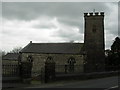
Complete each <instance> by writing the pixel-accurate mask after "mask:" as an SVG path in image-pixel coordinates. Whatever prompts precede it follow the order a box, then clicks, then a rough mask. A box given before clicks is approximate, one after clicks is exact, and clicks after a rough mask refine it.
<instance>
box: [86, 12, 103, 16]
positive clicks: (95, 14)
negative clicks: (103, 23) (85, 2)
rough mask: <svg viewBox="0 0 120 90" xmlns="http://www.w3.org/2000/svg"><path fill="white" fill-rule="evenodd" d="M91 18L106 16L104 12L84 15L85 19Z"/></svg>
mask: <svg viewBox="0 0 120 90" xmlns="http://www.w3.org/2000/svg"><path fill="white" fill-rule="evenodd" d="M89 16H104V12H95V13H94V12H90V13H84V17H89Z"/></svg>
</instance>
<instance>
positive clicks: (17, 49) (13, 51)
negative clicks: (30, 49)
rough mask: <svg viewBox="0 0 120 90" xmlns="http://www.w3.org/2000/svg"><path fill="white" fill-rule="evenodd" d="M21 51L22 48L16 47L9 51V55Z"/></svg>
mask: <svg viewBox="0 0 120 90" xmlns="http://www.w3.org/2000/svg"><path fill="white" fill-rule="evenodd" d="M21 50H22V47H16V48H13V50H12V51H10V53H19V52H20V51H21Z"/></svg>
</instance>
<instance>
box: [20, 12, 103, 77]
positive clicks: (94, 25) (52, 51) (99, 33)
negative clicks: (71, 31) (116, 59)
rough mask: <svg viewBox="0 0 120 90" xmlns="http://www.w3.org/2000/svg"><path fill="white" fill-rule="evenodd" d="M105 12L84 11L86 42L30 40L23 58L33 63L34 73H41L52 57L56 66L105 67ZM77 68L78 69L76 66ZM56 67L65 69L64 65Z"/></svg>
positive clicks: (85, 69) (94, 69)
mask: <svg viewBox="0 0 120 90" xmlns="http://www.w3.org/2000/svg"><path fill="white" fill-rule="evenodd" d="M104 48H105V45H104V12H94V13H93V12H91V13H84V43H32V41H30V43H29V44H28V45H26V46H25V47H24V48H23V49H22V50H21V51H20V56H21V62H31V63H32V76H37V75H39V74H40V73H41V69H42V68H43V67H44V64H45V61H46V60H47V59H48V58H49V59H52V60H53V61H54V62H55V65H56V67H57V66H65V65H66V66H79V67H78V68H69V69H71V70H69V71H77V72H81V73H82V72H101V71H104V68H105V66H104V65H105V64H104V60H105V54H104ZM73 69H75V70H73ZM55 71H56V72H57V71H61V72H64V68H62V67H61V68H56V69H55Z"/></svg>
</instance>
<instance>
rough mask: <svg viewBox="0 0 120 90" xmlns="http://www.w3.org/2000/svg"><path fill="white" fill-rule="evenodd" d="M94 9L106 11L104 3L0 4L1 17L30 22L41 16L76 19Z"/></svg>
mask: <svg viewBox="0 0 120 90" xmlns="http://www.w3.org/2000/svg"><path fill="white" fill-rule="evenodd" d="M88 6H89V8H88ZM94 8H95V9H96V10H97V11H103V10H106V9H107V7H106V6H105V3H78V2H77V3H65V2H63V3H62V2H61V3H60V2H59V3H49V2H47V3H43V2H3V4H2V9H3V10H2V11H3V17H5V18H8V19H24V20H31V19H34V18H36V17H39V16H41V15H48V16H56V17H58V16H60V17H70V18H78V17H83V13H84V12H88V11H92V10H93V9H94Z"/></svg>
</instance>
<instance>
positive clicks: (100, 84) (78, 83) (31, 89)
mask: <svg viewBox="0 0 120 90" xmlns="http://www.w3.org/2000/svg"><path fill="white" fill-rule="evenodd" d="M2 86H3V90H35V89H40V90H41V89H45V88H46V89H47V88H57V89H58V88H59V89H60V88H61V89H64V88H66V89H68V88H71V89H76V88H83V89H85V90H86V89H90V88H92V90H99V89H100V90H120V88H119V87H118V76H112V77H105V78H99V79H89V80H68V81H63V80H62V81H55V82H51V83H47V84H41V83H40V82H32V84H23V83H3V84H2ZM80 90H81V89H80Z"/></svg>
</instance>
